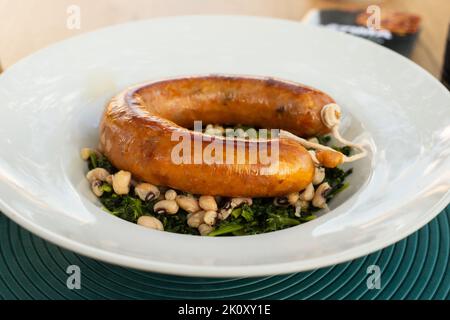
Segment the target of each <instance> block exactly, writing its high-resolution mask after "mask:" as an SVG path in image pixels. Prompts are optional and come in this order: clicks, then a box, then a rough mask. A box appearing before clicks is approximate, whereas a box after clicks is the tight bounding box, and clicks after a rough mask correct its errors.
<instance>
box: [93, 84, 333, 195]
mask: <svg viewBox="0 0 450 320" xmlns="http://www.w3.org/2000/svg"><path fill="white" fill-rule="evenodd" d="M333 102H334V101H333V99H332V98H331V97H329V96H328V95H326V94H325V93H323V92H321V91H318V90H316V89H313V88H310V87H306V86H303V85H300V84H296V83H292V82H287V81H281V80H274V79H271V78H270V79H266V78H257V77H228V76H215V75H211V76H201V77H187V78H178V79H170V80H164V81H157V82H152V83H146V84H142V85H139V86H135V87H132V88H130V89H127V90H125V91H124V92H122V93H120V94H119V95H117V96H116V97H114V98H113V99H112V100H111V102H110V103H109V104H108V105H107V107H106V109H105V112H104V114H103V118H102V121H101V125H100V148H101V150H102V152H103V153H104V154H105V155H106V156H107V157H108V159H109V160H110V161H111V162H112V164H113V165H114V166H116V167H117V168H119V169H121V170H127V171H130V172H131V173H132V174H133V176H135V177H136V178H137V179H141V180H143V181H146V182H149V183H152V184H155V185H164V186H169V187H171V188H174V189H179V190H183V191H186V192H190V193H193V194H208V195H220V196H229V197H273V196H282V195H286V194H288V193H290V192H294V191H299V190H302V189H304V188H305V187H306V186H307V185H308V184H310V183H311V181H312V180H313V177H314V165H313V162H312V159H311V156H310V155H309V153H308V152H307V150H306V149H305V148H304V147H303V146H301V145H300V144H299V143H298V142H296V141H294V140H292V139H289V138H281V139H279V138H271V139H269V140H268V141H248V140H247V141H244V140H242V139H231V138H224V137H209V138H206V137H205V135H203V134H202V133H199V132H194V131H192V130H189V129H192V127H193V123H194V121H196V120H201V121H203V123H221V124H227V125H235V124H242V125H247V126H252V127H256V128H268V129H271V128H277V129H284V130H287V131H290V132H292V133H294V134H296V135H299V136H302V137H309V136H315V135H319V134H325V133H328V132H329V129H328V128H327V127H326V126H325V125H324V124H323V123H322V121H321V118H320V111H321V108H322V107H323V106H324V105H326V104H328V103H333ZM174 134H175V135H178V136H181V137H183V139H187V141H189V142H190V147H191V149H190V151H191V155H194V154H195V152H196V151H198V149H195V148H194V146H196V141H201V142H200V143H201V144H200V146H201V148H200V152H204V151H205V149H206V148H207V147H208V146H209V145H210V144H211V142H213V143H214V142H215V143H218V144H219V145H220V144H221V145H223V148H222V149H216V150H215V152H214V153H213V154H214V157H215V158H216V159H217V158H218V157H219V158H220V156H221V157H222V159H226V160H228V158H227V155H228V154H229V153H227V152H230V150H231V148H232V150H233V153H232V154H233V157H234V159H233V161H231V162H229V161H226V163H225V162H224V163H215V162H213V163H205V162H203V163H194V162H195V161H190V163H174V161H173V157H172V152H173V150H174V148H176V147H177V145H179V143H180V141H179V140H175V141H173V140H174V139H173V135H174ZM208 140H209V141H208ZM197 146H198V144H197ZM255 146H256V147H255ZM275 146H278V150H279V153H278V157H277V158H278V161H277V162H276V163H269V164H267V163H263V161H261V160H262V159H261V158H260V154H259V153H258V156H257V161H256V163H254V162H251V161H249V159H250V152H251V150H255V149H252V148H254V147H255V148H256V150H265V151H266V152H267V156H268V157H270V156H271V155H272V154H271V152H273V151H272V150H274V149H273V148H272V147H275ZM240 152H241V153H240ZM237 154H244V155H245V156H244V158H245V162H244V163H243V164H238V162H237V159H236V157H237V156H236V155H237ZM190 160H192V158H191V159H190Z"/></svg>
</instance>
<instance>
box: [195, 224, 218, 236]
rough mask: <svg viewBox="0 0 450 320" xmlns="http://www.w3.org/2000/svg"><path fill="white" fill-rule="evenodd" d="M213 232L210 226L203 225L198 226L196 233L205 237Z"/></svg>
mask: <svg viewBox="0 0 450 320" xmlns="http://www.w3.org/2000/svg"><path fill="white" fill-rule="evenodd" d="M213 230H214V228H213V227H211V226H210V225H207V224H205V223H204V224H201V225H199V226H198V232H200V235H201V236H207V235H208V234H210V233H211V231H213Z"/></svg>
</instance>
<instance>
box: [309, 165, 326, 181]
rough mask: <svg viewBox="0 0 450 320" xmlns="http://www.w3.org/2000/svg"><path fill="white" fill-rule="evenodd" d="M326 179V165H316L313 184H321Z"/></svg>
mask: <svg viewBox="0 0 450 320" xmlns="http://www.w3.org/2000/svg"><path fill="white" fill-rule="evenodd" d="M324 179H325V168H324V167H316V168H315V171H314V178H313V181H312V183H313V185H318V184H321V183H322V181H323V180H324Z"/></svg>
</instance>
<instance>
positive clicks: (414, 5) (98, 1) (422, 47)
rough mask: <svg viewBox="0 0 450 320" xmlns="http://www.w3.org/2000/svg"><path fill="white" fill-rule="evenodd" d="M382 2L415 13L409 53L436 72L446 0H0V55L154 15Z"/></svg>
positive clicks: (447, 14)
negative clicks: (72, 24) (74, 13)
mask: <svg viewBox="0 0 450 320" xmlns="http://www.w3.org/2000/svg"><path fill="white" fill-rule="evenodd" d="M371 4H378V5H380V6H381V8H382V9H383V8H386V9H396V10H402V11H409V12H413V13H418V14H420V15H421V16H422V18H423V24H422V27H423V29H422V32H421V34H420V37H419V41H418V43H417V46H416V48H415V50H414V53H413V55H412V59H413V60H414V61H415V62H417V63H418V64H420V65H421V66H423V67H424V68H425V69H427V70H428V71H429V72H430V73H432V74H433V75H434V76H436V77H439V76H440V70H441V66H442V61H443V55H444V46H445V39H446V34H447V30H448V26H449V22H450V0H370V1H366V0H359V1H356V0H354V1H342V0H334V1H333V0H58V1H55V0H20V1H17V0H0V21H1V26H2V27H1V28H0V60H1V62H2V65H3V67H4V68H5V67H6V68H7V67H9V66H10V65H12V64H13V63H15V62H16V61H18V60H19V59H21V58H23V57H24V56H26V55H29V54H31V53H33V52H34V51H36V50H38V49H40V48H42V47H45V46H47V45H49V44H51V43H53V42H56V41H59V40H62V39H65V38H68V37H71V36H74V35H77V34H80V33H83V32H87V31H91V30H95V29H97V28H101V27H104V26H107V25H112V24H117V23H123V22H126V21H132V20H138V19H145V18H151V17H157V16H170V15H183V14H243V15H258V16H272V17H278V18H285V19H291V20H297V21H298V20H300V19H301V18H302V17H303V16H304V14H305V13H306V12H307V11H308V10H309V9H311V8H313V7H321V8H324V7H339V8H358V7H359V8H365V7H367V6H368V5H371ZM70 5H78V6H79V7H80V8H81V28H80V29H79V30H77V29H73V30H70V29H68V28H67V27H66V20H67V17H68V13H67V8H68V7H69V6H70Z"/></svg>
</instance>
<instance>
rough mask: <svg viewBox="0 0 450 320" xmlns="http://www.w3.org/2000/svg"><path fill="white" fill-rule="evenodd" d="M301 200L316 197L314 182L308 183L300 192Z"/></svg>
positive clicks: (309, 199)
mask: <svg viewBox="0 0 450 320" xmlns="http://www.w3.org/2000/svg"><path fill="white" fill-rule="evenodd" d="M299 198H300V200H304V201H311V200H312V199H313V198H314V186H313V184H312V183H310V184H308V186H307V187H306V188H305V190H304V191H303V192H302V193H301V194H300V197H299Z"/></svg>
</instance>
